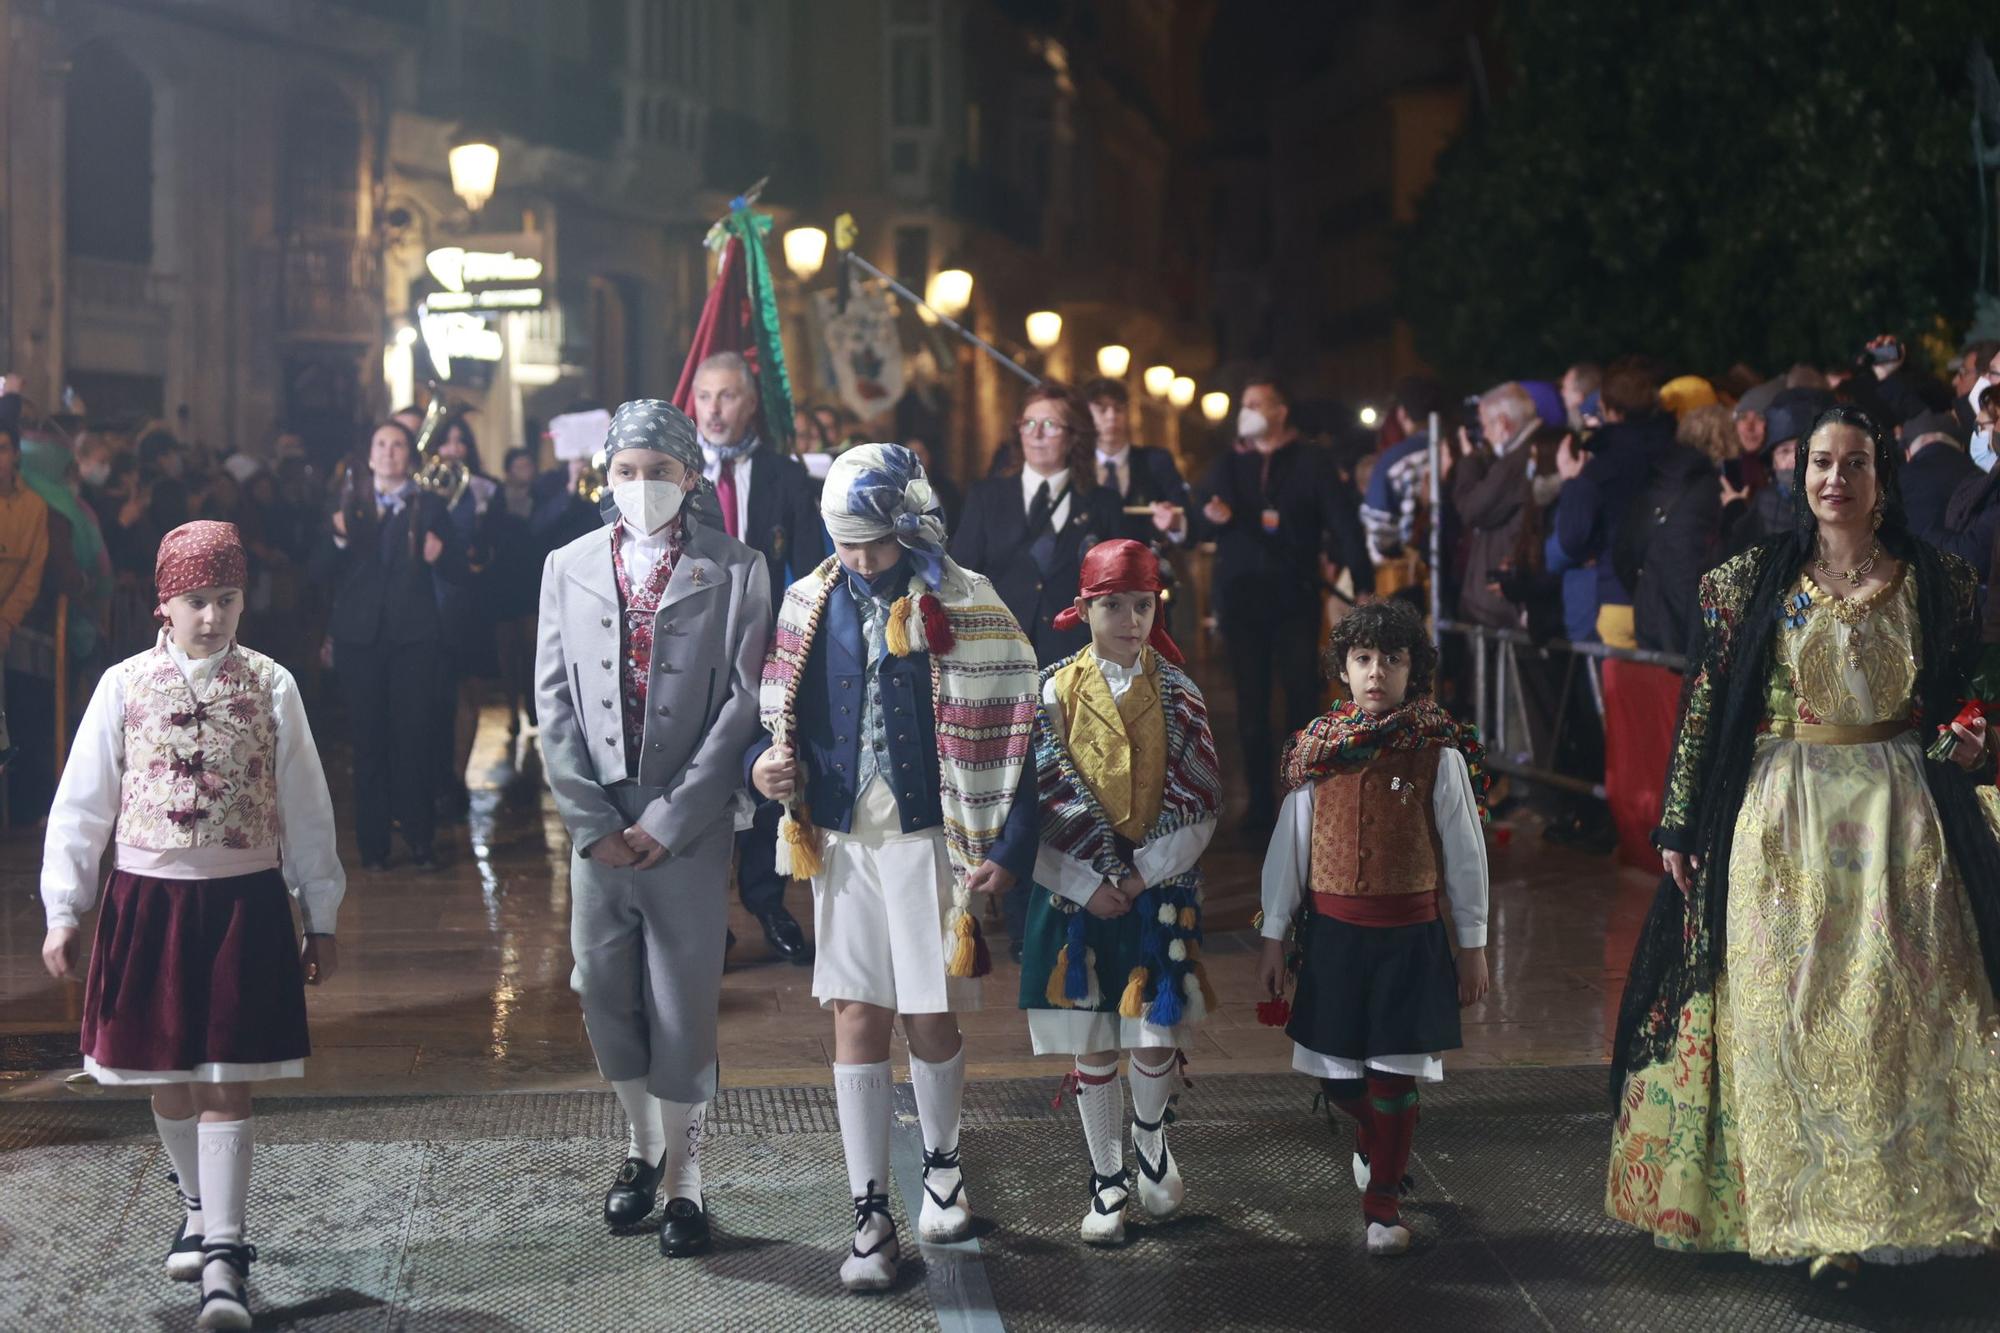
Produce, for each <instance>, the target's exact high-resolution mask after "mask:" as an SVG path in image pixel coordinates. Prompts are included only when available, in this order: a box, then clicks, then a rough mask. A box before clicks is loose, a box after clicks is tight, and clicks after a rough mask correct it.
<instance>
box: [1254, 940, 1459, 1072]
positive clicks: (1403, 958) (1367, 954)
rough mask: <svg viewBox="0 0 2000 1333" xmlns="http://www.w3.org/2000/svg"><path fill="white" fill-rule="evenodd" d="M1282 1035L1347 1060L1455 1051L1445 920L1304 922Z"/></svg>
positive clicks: (1452, 974) (1453, 983) (1452, 970)
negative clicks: (1296, 983) (1371, 923)
mask: <svg viewBox="0 0 2000 1333" xmlns="http://www.w3.org/2000/svg"><path fill="white" fill-rule="evenodd" d="M1285 1035H1287V1036H1289V1037H1290V1038H1291V1039H1292V1040H1293V1041H1295V1042H1297V1043H1298V1044H1299V1045H1301V1046H1303V1047H1305V1048H1306V1049H1307V1050H1309V1051H1318V1052H1319V1053H1320V1054H1321V1055H1334V1056H1339V1057H1341V1058H1342V1059H1347V1060H1365V1059H1367V1058H1368V1057H1369V1056H1381V1055H1431V1054H1435V1053H1437V1052H1439V1051H1455V1050H1457V1049H1458V1048H1459V1047H1460V1046H1461V1045H1462V1044H1463V1041H1462V1039H1461V1037H1460V1035H1459V1029H1458V964H1457V962H1456V961H1454V960H1453V958H1452V956H1451V944H1450V941H1448V940H1447V939H1446V938H1445V932H1444V922H1443V921H1442V920H1438V921H1425V922H1423V923H1421V924H1419V925H1414V926H1355V925H1349V924H1348V923H1347V922H1345V921H1336V920H1334V919H1333V918H1332V917H1329V916H1320V915H1318V914H1317V913H1315V914H1313V915H1311V916H1309V917H1307V918H1306V940H1305V962H1304V964H1303V965H1302V966H1301V968H1300V969H1299V987H1298V993H1297V994H1296V995H1295V996H1294V997H1293V999H1292V1021H1291V1022H1289V1023H1287V1024H1286V1025H1285Z"/></svg>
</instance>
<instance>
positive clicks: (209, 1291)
mask: <svg viewBox="0 0 2000 1333" xmlns="http://www.w3.org/2000/svg"><path fill="white" fill-rule="evenodd" d="M256 1257H257V1247H256V1246H254V1245H231V1244H229V1243H228V1242H226V1241H223V1242H217V1243H215V1244H212V1245H205V1246H203V1247H202V1267H203V1269H204V1270H205V1269H206V1268H207V1267H208V1265H209V1264H211V1263H214V1262H215V1261H216V1260H218V1259H220V1260H222V1261H223V1262H224V1263H226V1264H228V1265H229V1267H230V1269H231V1270H232V1271H233V1273H234V1275H235V1281H234V1282H232V1283H230V1284H228V1285H227V1286H220V1287H210V1286H208V1284H207V1282H206V1281H204V1282H203V1283H202V1293H201V1313H200V1314H199V1315H198V1316H197V1317H196V1319H195V1327H196V1328H249V1327H251V1317H250V1292H249V1289H248V1282H249V1278H250V1261H251V1260H253V1259H255V1258H256Z"/></svg>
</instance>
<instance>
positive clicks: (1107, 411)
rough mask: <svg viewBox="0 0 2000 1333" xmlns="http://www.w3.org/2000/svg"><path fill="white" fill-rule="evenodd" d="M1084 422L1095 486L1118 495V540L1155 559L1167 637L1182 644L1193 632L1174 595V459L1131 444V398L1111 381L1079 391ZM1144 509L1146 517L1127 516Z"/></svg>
mask: <svg viewBox="0 0 2000 1333" xmlns="http://www.w3.org/2000/svg"><path fill="white" fill-rule="evenodd" d="M1083 399H1084V402H1085V403H1086V404H1088V405H1089V407H1090V421H1091V424H1092V425H1093V426H1095V427H1096V429H1097V484H1098V485H1100V486H1102V487H1104V488H1105V489H1106V490H1109V491H1112V492H1114V493H1115V494H1116V495H1117V496H1118V505H1119V508H1120V509H1121V510H1123V511H1124V512H1123V513H1122V514H1121V515H1120V517H1121V518H1122V520H1123V524H1122V526H1121V527H1120V529H1119V532H1118V535H1119V536H1120V537H1127V538H1130V539H1131V540H1133V541H1135V542H1143V543H1145V544H1146V545H1147V546H1150V547H1152V548H1153V554H1154V555H1156V556H1158V557H1159V558H1160V573H1161V576H1162V578H1163V581H1164V583H1165V588H1166V592H1167V599H1168V600H1167V604H1166V607H1165V609H1164V611H1163V612H1162V614H1164V615H1166V616H1168V617H1169V619H1170V622H1171V623H1170V626H1169V628H1170V629H1171V631H1172V633H1173V636H1174V637H1175V638H1176V639H1179V640H1180V641H1181V642H1183V643H1185V642H1187V641H1188V636H1189V635H1190V633H1191V632H1192V630H1193V624H1192V622H1191V620H1190V619H1189V617H1190V616H1191V615H1192V614H1193V607H1192V605H1191V604H1190V603H1189V600H1188V599H1187V598H1186V597H1182V596H1180V595H1179V593H1180V591H1181V589H1182V587H1184V586H1185V585H1184V583H1183V579H1182V575H1183V574H1184V571H1183V569H1182V568H1181V565H1180V562H1179V560H1178V558H1177V557H1176V555H1175V551H1176V549H1177V548H1179V547H1181V546H1183V545H1185V544H1186V542H1187V536H1188V517H1187V509H1188V488H1187V482H1186V481H1184V480H1183V479H1182V478H1181V470H1180V467H1179V465H1178V464H1176V463H1175V462H1174V456H1173V455H1172V454H1170V453H1168V452H1167V451H1166V450H1165V449H1159V448H1154V447H1153V446H1150V445H1144V444H1134V443H1132V436H1131V430H1130V420H1131V418H1130V415H1129V414H1130V411H1131V396H1130V395H1129V394H1128V393H1127V392H1126V389H1125V386H1124V385H1123V384H1122V383H1120V382H1119V381H1117V380H1114V379H1101V378H1100V379H1094V380H1091V381H1090V382H1089V383H1087V384H1085V385H1084V386H1083ZM1141 506H1149V507H1150V508H1151V510H1152V512H1151V513H1147V514H1138V513H1134V512H1132V511H1133V510H1135V509H1138V508H1140V507H1141Z"/></svg>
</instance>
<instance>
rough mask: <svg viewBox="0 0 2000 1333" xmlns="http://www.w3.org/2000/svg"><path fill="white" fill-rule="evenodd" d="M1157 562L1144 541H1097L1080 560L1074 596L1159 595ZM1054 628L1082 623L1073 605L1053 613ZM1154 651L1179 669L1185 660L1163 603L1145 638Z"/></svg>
mask: <svg viewBox="0 0 2000 1333" xmlns="http://www.w3.org/2000/svg"><path fill="white" fill-rule="evenodd" d="M1160 589H1161V583H1160V559H1159V557H1158V556H1156V555H1154V554H1153V552H1152V550H1151V548H1149V547H1148V546H1147V545H1146V544H1145V543H1144V542H1135V541H1130V540H1127V539H1124V538H1121V539H1119V540H1118V541H1110V542H1099V543H1098V544H1097V545H1095V546H1093V547H1091V548H1090V550H1089V552H1088V553H1087V554H1086V555H1085V556H1084V557H1083V567H1082V569H1081V570H1079V571H1078V575H1077V590H1076V595H1077V596H1079V597H1081V598H1084V599H1085V600H1086V601H1087V600H1089V599H1090V598H1093V597H1109V596H1110V595H1111V594H1112V593H1114V592H1159V591H1160ZM1055 623H1056V628H1057V629H1075V628H1076V627H1077V626H1078V625H1081V624H1082V623H1083V617H1082V616H1080V615H1078V614H1077V611H1076V608H1075V607H1074V606H1066V607H1064V608H1063V609H1062V610H1060V611H1058V612H1057V613H1056V622H1055ZM1147 642H1148V643H1150V644H1152V645H1153V651H1154V652H1156V653H1158V654H1159V655H1160V656H1162V657H1164V658H1166V659H1167V660H1168V661H1169V662H1172V663H1173V664H1174V665H1175V666H1180V665H1181V664H1182V662H1183V661H1185V660H1186V659H1184V658H1183V657H1182V656H1181V650H1180V647H1179V645H1177V644H1176V643H1175V642H1174V639H1173V636H1172V635H1171V634H1168V633H1167V608H1166V604H1165V603H1164V602H1162V603H1159V604H1157V605H1156V606H1155V607H1154V610H1153V632H1152V634H1151V636H1150V637H1149V638H1148V639H1147Z"/></svg>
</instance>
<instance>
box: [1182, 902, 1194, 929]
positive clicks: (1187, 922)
mask: <svg viewBox="0 0 2000 1333" xmlns="http://www.w3.org/2000/svg"><path fill="white" fill-rule="evenodd" d="M1181 929H1182V930H1193V929H1194V909H1193V908H1192V907H1183V908H1182V909H1181Z"/></svg>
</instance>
